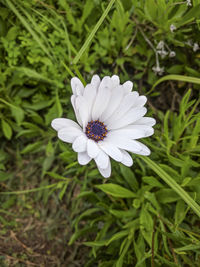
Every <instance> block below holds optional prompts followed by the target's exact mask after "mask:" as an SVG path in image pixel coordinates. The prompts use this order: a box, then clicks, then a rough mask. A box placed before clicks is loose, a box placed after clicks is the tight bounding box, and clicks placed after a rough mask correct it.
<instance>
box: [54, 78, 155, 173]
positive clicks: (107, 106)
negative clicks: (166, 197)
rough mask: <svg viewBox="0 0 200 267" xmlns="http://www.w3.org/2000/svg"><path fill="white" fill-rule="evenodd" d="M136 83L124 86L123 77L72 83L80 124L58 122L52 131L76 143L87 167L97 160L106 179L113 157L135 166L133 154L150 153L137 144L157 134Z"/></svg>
mask: <svg viewBox="0 0 200 267" xmlns="http://www.w3.org/2000/svg"><path fill="white" fill-rule="evenodd" d="M132 86H133V84H132V82H130V81H127V82H125V83H124V84H122V85H120V81H119V77H118V76H116V75H113V76H112V77H108V76H106V77H104V78H103V79H102V80H100V78H99V76H98V75H94V76H93V77H92V80H91V83H89V84H87V85H86V86H85V87H84V86H83V84H82V83H81V81H80V80H79V79H78V78H76V77H74V78H72V80H71V87H72V91H73V95H72V96H71V102H72V106H73V108H74V112H75V115H76V119H77V121H78V123H76V122H74V121H72V120H70V119H65V118H57V119H54V120H53V121H52V123H51V125H52V127H53V128H54V129H55V130H56V131H57V132H58V138H59V139H61V140H62V141H64V142H67V143H72V148H73V150H74V151H75V152H77V153H78V162H79V163H80V164H81V165H86V164H87V163H89V162H90V161H91V160H92V159H94V160H95V162H96V165H97V168H98V169H99V172H100V173H101V174H102V176H104V177H106V178H107V177H109V176H110V174H111V164H110V157H111V158H113V159H114V160H116V161H118V162H121V163H123V164H124V165H126V166H129V167H130V166H131V165H132V164H133V160H132V157H131V156H130V155H129V153H128V152H127V151H129V152H132V153H135V154H139V155H145V156H148V155H149V154H150V150H149V149H148V147H146V146H145V145H144V144H142V143H140V142H138V141H137V139H139V138H144V137H147V136H150V135H152V134H153V133H154V130H153V128H152V126H153V125H154V124H155V120H154V119H153V118H149V117H144V115H145V114H146V112H147V109H146V108H145V107H144V105H145V103H146V101H147V99H146V97H145V96H139V94H138V92H136V91H132Z"/></svg>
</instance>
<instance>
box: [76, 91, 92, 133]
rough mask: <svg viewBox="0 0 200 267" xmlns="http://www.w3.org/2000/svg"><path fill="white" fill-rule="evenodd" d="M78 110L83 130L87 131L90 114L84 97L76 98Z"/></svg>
mask: <svg viewBox="0 0 200 267" xmlns="http://www.w3.org/2000/svg"><path fill="white" fill-rule="evenodd" d="M75 103H76V108H77V109H78V113H79V116H80V119H81V122H82V126H83V130H85V127H86V126H87V123H88V118H89V112H88V106H87V102H86V100H85V98H84V97H83V96H78V97H77V98H76V102H75Z"/></svg>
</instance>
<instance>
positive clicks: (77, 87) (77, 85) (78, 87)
mask: <svg viewBox="0 0 200 267" xmlns="http://www.w3.org/2000/svg"><path fill="white" fill-rule="evenodd" d="M71 87H72V91H73V94H74V95H82V94H83V91H84V86H83V84H82V82H81V81H80V80H79V79H78V78H77V77H73V78H72V79H71Z"/></svg>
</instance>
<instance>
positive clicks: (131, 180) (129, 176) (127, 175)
mask: <svg viewBox="0 0 200 267" xmlns="http://www.w3.org/2000/svg"><path fill="white" fill-rule="evenodd" d="M120 170H121V173H122V175H123V177H124V179H125V180H126V181H127V183H128V184H129V185H130V187H131V189H133V190H134V191H137V190H138V182H137V179H136V177H135V175H134V173H133V172H132V171H131V169H130V168H128V167H126V166H124V165H122V164H120Z"/></svg>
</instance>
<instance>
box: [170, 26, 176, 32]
mask: <svg viewBox="0 0 200 267" xmlns="http://www.w3.org/2000/svg"><path fill="white" fill-rule="evenodd" d="M175 30H176V26H175V25H174V24H171V25H170V31H171V32H174V31H175Z"/></svg>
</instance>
